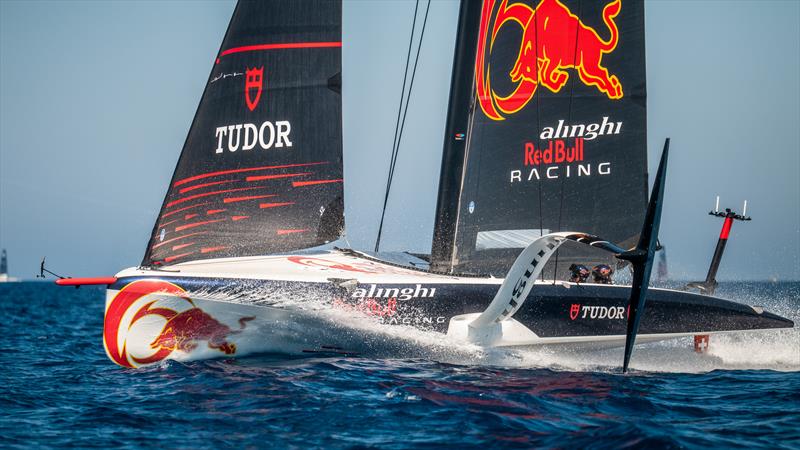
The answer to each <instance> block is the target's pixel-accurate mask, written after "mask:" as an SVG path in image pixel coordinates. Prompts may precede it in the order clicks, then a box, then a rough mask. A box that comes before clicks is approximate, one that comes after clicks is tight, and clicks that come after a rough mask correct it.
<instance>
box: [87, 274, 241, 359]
mask: <svg viewBox="0 0 800 450" xmlns="http://www.w3.org/2000/svg"><path fill="white" fill-rule="evenodd" d="M253 319H254V317H242V318H241V319H239V329H238V330H232V329H231V328H230V327H229V326H227V325H225V324H224V323H222V322H220V321H218V320H217V319H215V318H214V317H212V316H211V315H210V314H208V313H206V312H205V311H203V310H202V309H200V308H198V307H196V306H195V304H194V302H193V301H192V300H191V299H190V298H189V296H188V295H187V293H186V291H184V290H183V289H182V288H180V287H179V286H177V285H175V284H172V283H169V282H166V281H162V280H139V281H134V282H132V283H130V284H128V285H126V286H125V287H123V288H122V289H121V290H120V291H119V292H118V293H117V294H116V295H115V296H114V297H113V298H112V299H111V300H110V302H109V303H108V305H107V308H106V315H105V324H104V329H103V345H104V347H105V349H106V354H108V357H109V358H111V360H112V361H114V362H115V363H117V364H119V365H121V366H123V367H131V368H134V367H139V366H143V365H147V364H153V363H156V362H159V361H162V360H164V359H166V358H167V357H169V356H170V355H171V354H172V353H173V352H176V351H178V352H182V353H185V354H188V353H191V352H192V351H194V350H195V349H197V348H198V346H199V345H200V344H199V343H200V342H206V344H207V346H208V348H210V349H213V350H217V351H219V352H221V353H222V354H225V355H233V354H235V353H236V344H235V343H233V342H231V341H230V340H229V337H230V336H232V335H235V334H238V333H240V332H241V330H243V329H244V328H245V327H246V325H247V322H249V321H250V320H253Z"/></svg>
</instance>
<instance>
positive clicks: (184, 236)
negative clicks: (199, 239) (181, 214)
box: [151, 231, 206, 250]
mask: <svg viewBox="0 0 800 450" xmlns="http://www.w3.org/2000/svg"><path fill="white" fill-rule="evenodd" d="M198 234H206V232H205V231H196V232H194V233H189V234H184V235H183V236H178V237H174V238H172V239H167V240H166V241H164V242H159V243H158V244H156V245H154V246H152V247H151V248H152V249H153V250H155V249H157V248H158V247H161V246H162V245H166V244H169V243H170V242H175V241H177V240H180V239H186V238H187V237H189V236H196V235H198Z"/></svg>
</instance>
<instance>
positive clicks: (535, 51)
mask: <svg viewBox="0 0 800 450" xmlns="http://www.w3.org/2000/svg"><path fill="white" fill-rule="evenodd" d="M538 22H539V15H538V14H536V12H534V14H533V38H534V40H535V41H536V45H534V47H533V54H534V56H536V88H535V90H534V91H533V93H534V95H535V96H536V145H538V146H539V148H542V139H541V134H539V133H540V132H541V129H542V102H541V99H542V94H541V92H539V93H537V92H536V91H538V90H539V88H540V87H541V85H542V68H541V66H540V65H539V45H538V43H539V27H538V26H537V25H538ZM537 94H538V95H537ZM538 166H539V167H538V169H539V173H538V174H537V177H536V184H538V189H537V191H539V192H538V194H539V195H538V197H539V236H540V237H541V236H544V214H543V213H542V162H541V160H540V161H539V164H538ZM540 277H541V279H542V280H544V270H542V271H541V273H540Z"/></svg>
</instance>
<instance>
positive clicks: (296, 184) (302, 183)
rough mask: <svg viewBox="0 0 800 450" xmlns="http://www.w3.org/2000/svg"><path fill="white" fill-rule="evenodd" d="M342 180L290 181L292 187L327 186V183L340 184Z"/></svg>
mask: <svg viewBox="0 0 800 450" xmlns="http://www.w3.org/2000/svg"><path fill="white" fill-rule="evenodd" d="M342 181H344V180H342V179H338V180H312V181H292V187H300V186H311V185H314V184H327V183H341V182H342Z"/></svg>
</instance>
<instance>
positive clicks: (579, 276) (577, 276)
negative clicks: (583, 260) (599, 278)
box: [569, 264, 591, 283]
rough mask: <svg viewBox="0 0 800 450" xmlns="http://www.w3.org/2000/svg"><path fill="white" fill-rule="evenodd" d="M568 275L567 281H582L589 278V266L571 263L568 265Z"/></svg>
mask: <svg viewBox="0 0 800 450" xmlns="http://www.w3.org/2000/svg"><path fill="white" fill-rule="evenodd" d="M569 271H570V277H569V281H573V282H576V283H583V282H584V281H586V280H588V279H589V274H590V273H591V272H590V271H589V268H588V267H586V266H584V265H583V264H572V265H571V266H569Z"/></svg>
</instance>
